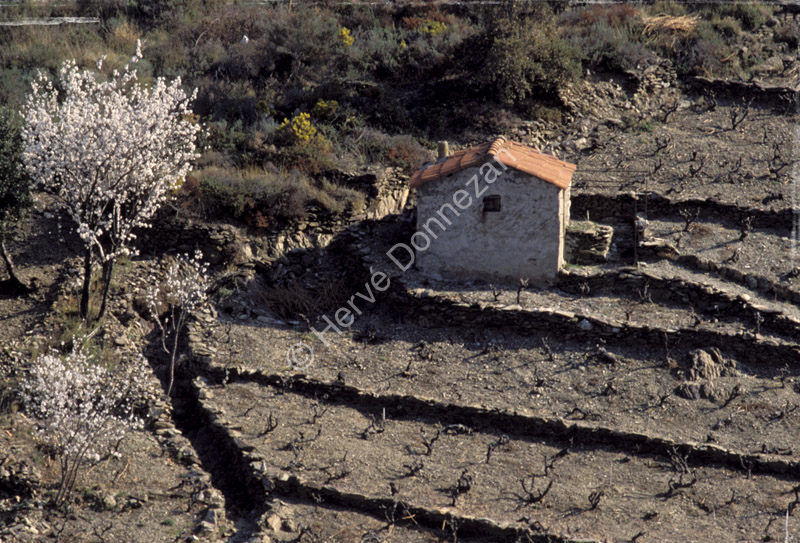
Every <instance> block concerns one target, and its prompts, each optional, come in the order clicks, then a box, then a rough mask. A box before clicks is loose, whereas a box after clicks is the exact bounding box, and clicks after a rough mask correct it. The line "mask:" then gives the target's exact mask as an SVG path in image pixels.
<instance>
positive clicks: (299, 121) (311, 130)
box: [278, 113, 317, 142]
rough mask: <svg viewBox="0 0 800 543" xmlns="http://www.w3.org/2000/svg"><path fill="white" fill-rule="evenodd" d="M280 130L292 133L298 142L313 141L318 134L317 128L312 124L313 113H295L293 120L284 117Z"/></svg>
mask: <svg viewBox="0 0 800 543" xmlns="http://www.w3.org/2000/svg"><path fill="white" fill-rule="evenodd" d="M278 130H279V131H281V132H283V133H284V134H289V133H291V135H292V136H293V139H294V140H295V141H297V142H308V141H311V140H312V139H313V138H314V136H316V135H317V129H316V128H315V127H314V125H313V124H311V115H309V114H308V113H300V114H298V115H295V116H294V117H292V119H291V120H289V119H284V120H283V122H282V123H281V126H280V127H279V128H278Z"/></svg>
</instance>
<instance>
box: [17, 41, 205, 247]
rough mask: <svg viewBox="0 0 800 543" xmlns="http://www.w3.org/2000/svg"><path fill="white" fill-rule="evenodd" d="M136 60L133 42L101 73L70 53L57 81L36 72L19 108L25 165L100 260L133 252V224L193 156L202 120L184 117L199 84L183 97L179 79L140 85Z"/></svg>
mask: <svg viewBox="0 0 800 543" xmlns="http://www.w3.org/2000/svg"><path fill="white" fill-rule="evenodd" d="M141 58H142V51H141V44H140V43H137V47H136V54H135V56H134V57H133V58H132V59H131V61H130V63H129V64H128V65H126V66H125V67H124V68H123V69H122V72H121V73H120V72H117V71H114V73H113V74H112V77H110V78H109V79H108V80H106V81H100V80H98V78H97V76H96V74H95V73H93V72H91V71H88V70H79V69H78V67H77V65H76V64H75V62H74V61H67V62H65V63H64V64H63V65H62V66H61V68H60V70H59V72H58V85H57V86H54V85H53V83H52V82H51V81H50V80H49V79H48V78H47V77H46V76H45V75H44V74H42V73H39V75H38V77H37V78H36V80H35V81H34V82H33V83H32V88H31V92H30V93H29V94H28V97H27V102H26V104H25V107H24V109H23V113H24V116H25V126H24V128H23V130H22V138H23V140H24V142H25V151H24V153H23V160H24V162H25V165H26V167H27V169H28V171H29V172H30V173H31V175H32V176H33V178H34V179H35V180H36V181H37V182H38V183H39V185H40V186H41V187H42V188H44V189H45V190H47V191H49V192H52V193H54V194H55V195H57V196H58V198H59V199H60V201H61V202H62V203H63V204H64V206H65V208H66V210H67V212H68V213H69V215H70V216H71V217H72V219H73V220H74V221H75V222H76V224H77V225H78V233H79V235H80V236H81V239H82V240H83V242H84V243H85V244H86V245H87V247H88V248H90V249H92V250H96V251H97V252H98V254H99V255H100V258H101V261H103V262H105V261H108V260H113V259H115V258H116V257H118V256H120V255H124V254H129V253H130V247H129V244H130V242H131V241H132V240H133V230H134V229H135V228H137V227H147V226H148V220H149V219H150V218H151V217H152V215H153V213H155V211H156V210H157V209H158V207H159V206H160V205H161V204H162V203H163V202H164V200H165V199H166V198H167V197H168V195H169V193H170V190H171V189H174V188H175V187H176V186H177V185H178V184H179V183H180V181H181V180H182V179H183V178H184V177H185V176H186V174H187V173H188V172H189V170H190V168H191V164H192V162H193V161H194V160H195V159H196V158H197V156H198V155H197V154H196V153H195V140H196V135H197V133H198V131H199V130H200V126H199V125H198V124H196V123H193V122H190V120H189V116H190V114H191V110H190V108H189V103H190V102H191V101H192V100H194V98H195V96H196V94H197V91H196V90H195V91H194V92H193V93H192V94H191V95H190V96H187V94H186V93H185V92H184V91H183V89H182V88H181V80H180V78H176V79H175V80H173V81H172V82H171V83H169V84H168V83H167V82H166V81H165V80H164V79H163V78H157V79H156V80H155V81H154V82H153V85H152V87H151V88H147V87H145V86H144V85H142V84H140V83H139V81H138V80H137V74H136V71H135V69H134V67H135V65H136V63H137V62H138V61H139V60H140V59H141ZM101 61H102V59H101ZM98 65H99V66H101V65H102V62H100V63H98Z"/></svg>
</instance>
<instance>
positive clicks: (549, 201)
mask: <svg viewBox="0 0 800 543" xmlns="http://www.w3.org/2000/svg"><path fill="white" fill-rule="evenodd" d="M439 156H440V158H439V160H437V161H436V162H435V163H432V164H428V165H426V166H425V167H423V168H422V169H421V170H419V171H418V172H416V173H415V174H414V176H413V177H412V178H411V181H410V186H411V187H412V188H416V190H417V202H418V203H417V231H416V232H415V234H414V235H413V236H412V238H411V247H409V246H408V245H405V244H401V245H404V247H402V248H399V247H398V246H395V248H393V249H394V250H395V251H394V254H393V255H390V256H393V257H394V258H395V262H396V263H398V261H399V260H401V256H402V255H403V250H401V249H404V250H405V253H406V254H405V255H404V256H405V261H404V265H405V264H407V265H408V266H407V267H410V263H409V260H410V261H411V262H416V265H417V267H418V268H419V269H421V270H422V271H423V272H424V273H426V274H428V275H430V276H432V277H434V278H437V277H442V278H452V279H460V280H470V279H476V278H479V279H484V280H494V281H503V282H514V283H517V282H518V281H519V280H520V279H521V278H526V279H529V280H530V281H531V282H532V283H531V284H533V283H535V282H538V283H547V282H549V281H550V280H552V279H554V278H555V277H556V275H557V274H558V272H559V270H560V269H561V267H562V266H563V264H564V234H565V230H566V226H567V224H568V222H569V207H570V183H571V181H572V174H573V172H574V171H575V165H574V164H569V163H567V162H562V161H561V160H558V159H557V158H555V157H554V156H552V155H548V154H545V153H541V152H539V151H537V150H536V149H532V148H530V147H527V146H525V145H522V144H520V143H516V142H513V141H509V140H507V139H505V138H503V137H500V138H497V139H496V140H494V141H491V142H487V143H484V144H482V145H478V146H477V147H472V148H469V149H463V150H460V151H457V152H455V153H452V154H450V153H449V152H448V150H447V143H446V142H442V143H440V145H439Z"/></svg>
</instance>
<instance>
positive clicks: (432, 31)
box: [419, 19, 447, 36]
mask: <svg viewBox="0 0 800 543" xmlns="http://www.w3.org/2000/svg"><path fill="white" fill-rule="evenodd" d="M445 30H447V25H446V24H445V23H443V22H441V21H433V20H431V19H428V20H426V21H425V22H423V23H422V24H421V25H419V31H420V32H422V33H423V34H429V35H431V36H435V35H436V34H441V33H443V32H444V31H445Z"/></svg>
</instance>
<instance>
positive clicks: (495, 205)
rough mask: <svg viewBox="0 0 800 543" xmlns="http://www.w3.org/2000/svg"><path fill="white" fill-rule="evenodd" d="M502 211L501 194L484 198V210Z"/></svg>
mask: <svg viewBox="0 0 800 543" xmlns="http://www.w3.org/2000/svg"><path fill="white" fill-rule="evenodd" d="M489 211H500V196H499V195H497V194H495V195H493V196H485V197H484V198H483V212H484V213H486V212H489Z"/></svg>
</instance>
